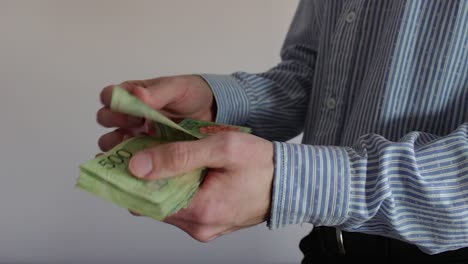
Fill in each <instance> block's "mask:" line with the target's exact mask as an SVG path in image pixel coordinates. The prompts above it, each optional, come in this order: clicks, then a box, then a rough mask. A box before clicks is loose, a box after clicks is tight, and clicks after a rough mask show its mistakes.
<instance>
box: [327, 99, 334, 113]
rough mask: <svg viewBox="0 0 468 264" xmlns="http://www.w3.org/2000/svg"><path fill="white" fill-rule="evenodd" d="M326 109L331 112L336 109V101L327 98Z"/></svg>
mask: <svg viewBox="0 0 468 264" xmlns="http://www.w3.org/2000/svg"><path fill="white" fill-rule="evenodd" d="M327 108H328V109H330V110H333V109H335V108H336V100H335V98H333V97H330V98H328V100H327Z"/></svg>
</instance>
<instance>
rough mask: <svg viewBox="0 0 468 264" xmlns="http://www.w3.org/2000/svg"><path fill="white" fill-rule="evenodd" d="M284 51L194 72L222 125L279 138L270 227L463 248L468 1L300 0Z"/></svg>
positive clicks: (467, 182)
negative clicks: (271, 62) (225, 71)
mask: <svg viewBox="0 0 468 264" xmlns="http://www.w3.org/2000/svg"><path fill="white" fill-rule="evenodd" d="M281 58H282V60H281V62H280V63H279V64H278V65H277V66H275V67H273V68H272V69H270V70H268V71H266V72H264V73H259V74H251V73H245V72H236V73H233V74H231V75H210V74H204V75H202V76H203V77H204V78H205V79H206V80H207V82H208V83H209V84H210V86H211V87H212V89H213V92H214V94H215V98H216V102H217V105H218V114H217V122H222V123H230V124H236V125H246V126H250V127H252V128H253V131H254V133H255V134H256V135H258V136H261V137H264V138H267V139H270V140H272V141H273V142H274V147H275V148H274V149H275V175H274V186H273V194H272V209H271V218H270V220H269V222H268V224H269V227H270V228H272V229H274V228H279V227H283V226H285V225H289V224H299V223H303V222H309V223H312V224H313V225H315V226H321V225H324V226H337V227H340V228H341V229H343V230H346V231H354V232H362V233H368V234H377V235H383V236H387V237H392V238H396V239H400V240H403V241H406V242H409V243H412V244H415V245H417V246H418V247H419V248H420V249H421V250H423V251H424V252H427V253H431V254H433V253H439V252H443V251H448V250H454V249H458V248H462V247H468V138H467V133H468V1H466V0H459V1H457V0H453V1H443V0H439V1H438V0H428V1H424V0H416V1H404V0H392V1H363V0H350V1H343V0H315V1H313V0H310V1H307V0H304V1H301V2H300V4H299V7H298V9H297V11H296V14H295V17H294V20H293V22H292V24H291V27H290V30H289V33H288V35H287V38H286V40H285V42H284V45H283V48H282V51H281ZM302 131H303V132H304V137H303V144H292V143H284V142H282V141H286V140H288V139H290V138H292V137H293V136H296V135H298V134H299V133H300V132H302Z"/></svg>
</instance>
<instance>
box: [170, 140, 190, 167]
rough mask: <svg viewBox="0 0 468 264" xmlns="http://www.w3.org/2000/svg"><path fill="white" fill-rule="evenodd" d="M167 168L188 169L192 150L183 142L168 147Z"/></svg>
mask: <svg viewBox="0 0 468 264" xmlns="http://www.w3.org/2000/svg"><path fill="white" fill-rule="evenodd" d="M167 148H168V149H167V153H168V154H169V155H167V156H166V157H167V161H166V166H167V167H168V169H170V170H177V169H182V170H184V169H186V168H188V166H189V162H190V150H189V148H187V147H186V145H185V144H183V143H182V142H180V143H179V142H176V143H171V144H169V145H167Z"/></svg>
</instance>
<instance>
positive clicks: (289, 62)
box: [201, 1, 319, 141]
mask: <svg viewBox="0 0 468 264" xmlns="http://www.w3.org/2000/svg"><path fill="white" fill-rule="evenodd" d="M313 13H314V10H313V7H312V1H301V3H300V4H299V6H298V8H297V11H296V14H295V16H294V19H293V22H292V24H291V26H290V29H289V32H288V35H287V37H286V40H285V42H284V44H283V48H282V50H281V62H280V63H279V64H278V65H277V66H276V67H274V68H272V69H270V70H269V71H267V72H265V73H260V74H249V73H245V72H236V73H234V74H232V75H212V74H202V75H201V76H202V77H204V79H205V80H206V81H207V82H208V84H209V85H210V86H211V88H212V90H213V93H214V96H215V99H216V103H217V118H216V121H217V122H220V123H229V124H235V125H246V126H249V127H251V128H252V129H253V133H254V134H256V135H258V136H261V137H263V138H267V139H270V140H279V141H283V140H288V139H290V138H292V137H294V136H296V135H298V134H299V133H301V132H302V129H303V125H304V120H305V114H306V110H307V103H308V101H309V94H310V89H312V80H313V74H314V67H315V60H316V51H317V48H318V47H317V45H318V38H319V31H318V27H317V23H316V21H314V19H315V18H314V16H312V15H311V14H313Z"/></svg>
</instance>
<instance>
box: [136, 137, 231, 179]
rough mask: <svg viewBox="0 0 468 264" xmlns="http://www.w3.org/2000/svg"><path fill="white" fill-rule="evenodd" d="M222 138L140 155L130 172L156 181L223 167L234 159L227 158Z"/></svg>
mask: <svg viewBox="0 0 468 264" xmlns="http://www.w3.org/2000/svg"><path fill="white" fill-rule="evenodd" d="M220 139H221V138H220V137H215V136H212V137H208V138H205V139H201V140H195V141H181V142H174V143H167V144H162V145H159V146H156V147H153V148H150V149H147V150H144V151H141V152H139V153H136V154H135V155H134V157H133V158H132V159H131V160H130V163H129V169H130V172H131V173H132V174H133V175H134V176H136V177H138V178H142V179H146V180H154V179H161V178H167V177H171V176H176V175H180V174H182V173H186V172H189V171H192V170H195V169H198V168H202V167H209V168H221V167H222V166H224V165H225V164H226V162H228V161H229V160H230V159H229V158H228V159H226V157H225V155H224V148H223V142H222V140H220Z"/></svg>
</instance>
